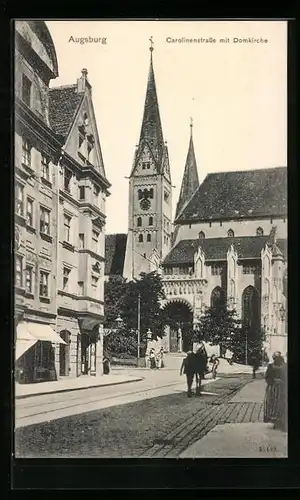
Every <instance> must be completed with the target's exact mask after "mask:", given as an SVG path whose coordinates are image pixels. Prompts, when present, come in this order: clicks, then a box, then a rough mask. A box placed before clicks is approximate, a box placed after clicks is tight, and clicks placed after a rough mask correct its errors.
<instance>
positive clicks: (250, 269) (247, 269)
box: [242, 264, 257, 274]
mask: <svg viewBox="0 0 300 500" xmlns="http://www.w3.org/2000/svg"><path fill="white" fill-rule="evenodd" d="M242 271H243V274H255V273H256V271H257V266H256V265H253V264H252V265H250V264H243V270H242Z"/></svg>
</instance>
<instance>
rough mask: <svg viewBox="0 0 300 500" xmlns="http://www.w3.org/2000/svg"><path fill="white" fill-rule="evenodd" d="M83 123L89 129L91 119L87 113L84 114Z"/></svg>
mask: <svg viewBox="0 0 300 500" xmlns="http://www.w3.org/2000/svg"><path fill="white" fill-rule="evenodd" d="M83 123H84V126H85V127H87V126H88V124H89V119H88V115H87V113H84V115H83Z"/></svg>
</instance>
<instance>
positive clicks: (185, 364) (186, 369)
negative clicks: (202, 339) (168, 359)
mask: <svg viewBox="0 0 300 500" xmlns="http://www.w3.org/2000/svg"><path fill="white" fill-rule="evenodd" d="M194 357H195V354H194V353H193V352H192V351H188V352H187V356H186V358H184V360H183V361H182V365H181V368H180V375H182V374H183V373H184V374H185V376H186V383H187V395H188V398H190V397H191V396H192V385H193V380H194V375H195V360H194Z"/></svg>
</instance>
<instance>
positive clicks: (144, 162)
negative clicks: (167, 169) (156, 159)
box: [142, 161, 150, 170]
mask: <svg viewBox="0 0 300 500" xmlns="http://www.w3.org/2000/svg"><path fill="white" fill-rule="evenodd" d="M146 168H147V169H149V168H150V162H149V161H143V163H142V169H143V170H145V169H146Z"/></svg>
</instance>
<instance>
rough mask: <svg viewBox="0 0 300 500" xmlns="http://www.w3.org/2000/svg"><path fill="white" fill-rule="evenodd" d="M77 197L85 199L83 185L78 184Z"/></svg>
mask: <svg viewBox="0 0 300 500" xmlns="http://www.w3.org/2000/svg"><path fill="white" fill-rule="evenodd" d="M79 199H80V200H85V186H79Z"/></svg>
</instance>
